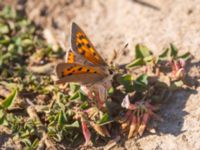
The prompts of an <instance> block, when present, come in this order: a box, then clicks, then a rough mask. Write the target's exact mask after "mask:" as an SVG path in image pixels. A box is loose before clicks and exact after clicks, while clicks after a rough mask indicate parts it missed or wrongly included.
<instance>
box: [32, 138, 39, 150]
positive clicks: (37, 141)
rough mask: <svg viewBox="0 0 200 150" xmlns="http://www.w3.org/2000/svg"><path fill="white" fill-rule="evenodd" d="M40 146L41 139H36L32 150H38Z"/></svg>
mask: <svg viewBox="0 0 200 150" xmlns="http://www.w3.org/2000/svg"><path fill="white" fill-rule="evenodd" d="M38 144H39V139H37V138H36V139H35V140H34V142H33V144H32V148H33V149H36V148H37V146H38Z"/></svg>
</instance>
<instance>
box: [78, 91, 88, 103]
mask: <svg viewBox="0 0 200 150" xmlns="http://www.w3.org/2000/svg"><path fill="white" fill-rule="evenodd" d="M78 93H79V98H80V100H81V101H85V100H87V96H85V95H84V94H83V93H82V92H81V91H79V92H78Z"/></svg>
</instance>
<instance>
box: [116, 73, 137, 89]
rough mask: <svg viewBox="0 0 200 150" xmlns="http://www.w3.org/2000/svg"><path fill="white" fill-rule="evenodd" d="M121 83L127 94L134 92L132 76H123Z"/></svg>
mask: <svg viewBox="0 0 200 150" xmlns="http://www.w3.org/2000/svg"><path fill="white" fill-rule="evenodd" d="M119 83H120V84H122V85H123V86H124V88H125V90H126V91H127V92H131V91H133V90H134V89H133V78H132V76H131V75H130V74H126V75H123V76H122V77H121V78H119Z"/></svg>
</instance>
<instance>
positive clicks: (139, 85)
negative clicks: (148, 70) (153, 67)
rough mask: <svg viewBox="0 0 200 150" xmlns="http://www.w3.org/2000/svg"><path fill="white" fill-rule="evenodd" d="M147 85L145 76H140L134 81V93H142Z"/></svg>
mask: <svg viewBox="0 0 200 150" xmlns="http://www.w3.org/2000/svg"><path fill="white" fill-rule="evenodd" d="M147 85H148V76H147V75H146V74H142V75H140V76H139V77H138V78H137V79H136V80H135V81H134V88H135V90H136V91H143V90H145V89H146V87H147Z"/></svg>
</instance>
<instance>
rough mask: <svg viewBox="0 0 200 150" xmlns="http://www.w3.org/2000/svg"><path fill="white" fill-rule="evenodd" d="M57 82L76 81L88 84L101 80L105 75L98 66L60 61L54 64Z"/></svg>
mask: <svg viewBox="0 0 200 150" xmlns="http://www.w3.org/2000/svg"><path fill="white" fill-rule="evenodd" d="M56 74H57V77H58V78H59V80H58V81H57V83H65V82H78V83H81V84H88V83H93V82H97V81H99V80H102V79H103V78H105V77H106V76H107V74H106V73H105V71H104V70H103V69H101V68H100V67H92V66H85V65H80V64H75V63H72V64H70V63H60V64H58V65H57V66H56Z"/></svg>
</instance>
